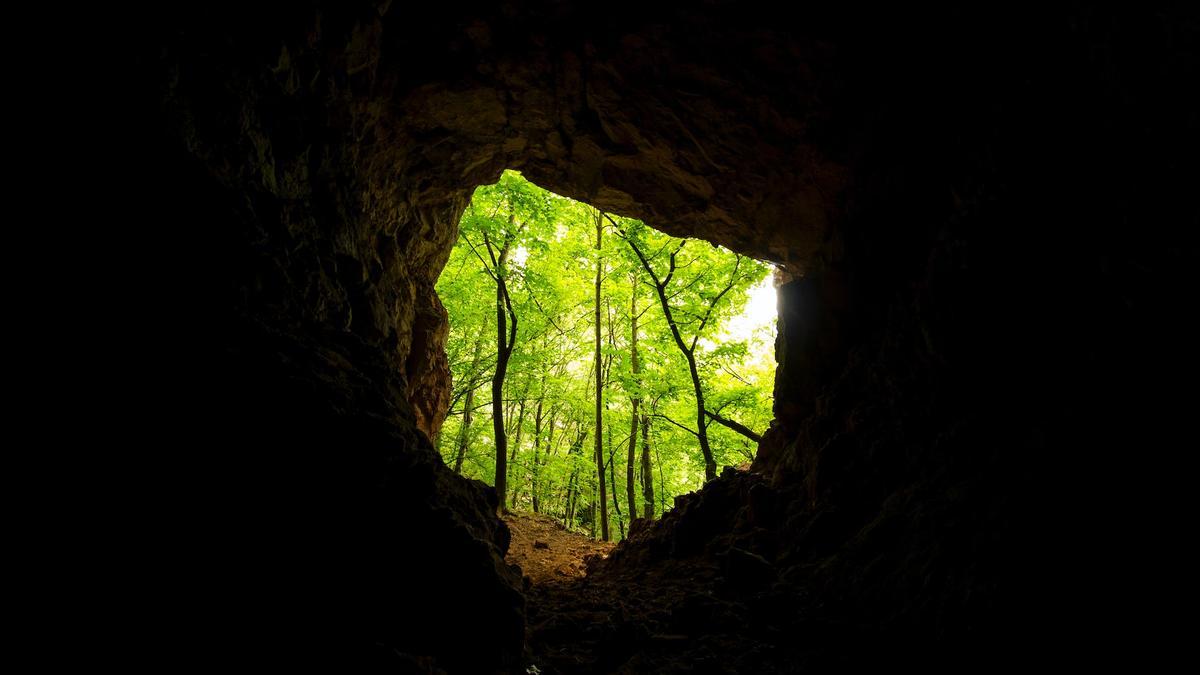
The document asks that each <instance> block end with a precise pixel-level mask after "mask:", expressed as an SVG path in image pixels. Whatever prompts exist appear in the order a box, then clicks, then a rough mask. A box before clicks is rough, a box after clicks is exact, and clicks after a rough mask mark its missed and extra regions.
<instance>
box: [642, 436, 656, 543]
mask: <svg viewBox="0 0 1200 675" xmlns="http://www.w3.org/2000/svg"><path fill="white" fill-rule="evenodd" d="M642 500H643V501H645V503H646V507H645V513H646V520H654V514H655V509H654V473H653V472H652V471H651V470H650V416H649V415H646V414H642Z"/></svg>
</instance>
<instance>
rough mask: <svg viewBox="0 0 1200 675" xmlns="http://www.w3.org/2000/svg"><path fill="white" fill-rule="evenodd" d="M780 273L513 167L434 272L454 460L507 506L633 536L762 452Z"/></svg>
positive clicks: (474, 207)
mask: <svg viewBox="0 0 1200 675" xmlns="http://www.w3.org/2000/svg"><path fill="white" fill-rule="evenodd" d="M770 272H771V267H770V266H769V265H768V264H766V263H763V262H760V261H757V260H754V259H751V258H747V257H745V256H741V255H738V254H735V253H733V252H731V251H729V250H727V249H725V248H722V247H719V246H715V245H713V244H710V243H707V242H704V241H698V240H693V239H679V238H675V237H671V236H669V235H666V234H664V233H661V232H658V231H656V230H654V229H652V228H650V227H648V226H647V225H645V224H644V223H642V222H640V221H638V220H634V219H628V218H623V217H619V216H616V215H613V214H608V213H604V212H602V211H600V210H598V209H595V208H593V207H591V206H589V205H586V204H583V203H580V202H576V201H574V200H571V199H568V198H565V197H562V196H559V195H556V194H554V193H552V192H549V191H547V190H543V189H541V188H539V187H537V186H536V185H534V184H532V183H530V182H528V181H526V180H525V179H524V178H523V177H522V176H521V175H520V174H519V173H517V172H514V171H506V172H504V174H503V175H502V176H501V178H500V180H499V182H497V183H496V184H494V185H485V186H481V187H479V188H478V189H477V190H476V191H475V193H474V195H473V197H472V199H471V202H470V204H469V205H468V207H467V209H466V212H465V213H464V215H463V217H462V221H461V224H460V228H459V238H458V241H457V244H456V245H455V247H454V250H453V252H452V253H451V256H450V260H449V262H448V263H447V265H446V267H445V269H444V271H443V272H442V274H441V277H440V278H439V280H438V283H437V291H438V295H439V296H440V297H441V299H442V302H443V304H444V305H445V307H446V310H447V312H448V314H449V317H450V326H451V330H450V336H449V339H448V341H447V345H446V351H447V356H448V358H449V363H450V370H451V374H452V378H453V389H452V392H451V404H450V408H449V411H448V413H447V417H446V420H445V423H444V424H443V426H442V429H441V432H440V433H439V434H438V437H437V438H436V439H435V442H436V444H437V446H438V449H439V451H440V452H441V455H442V458H443V460H444V461H445V462H446V464H447V466H449V467H451V468H452V469H453V470H454V471H455V472H457V473H460V474H462V475H465V476H468V477H471V478H476V479H479V480H482V481H484V482H487V483H489V484H491V485H494V486H495V488H496V491H497V493H498V495H499V500H500V507H501V510H503V511H507V510H513V511H526V512H530V511H531V512H534V513H541V514H545V515H548V516H551V517H553V518H555V519H557V520H558V521H559V522H560V523H562V524H563V525H564V526H565V527H567V528H568V529H572V530H579V531H582V532H585V533H588V534H590V535H591V536H593V537H595V538H599V539H603V540H605V541H609V540H614V539H621V538H624V537H625V536H626V534H627V532H628V529H629V524H630V522H631V521H632V520H633V519H634V518H639V517H640V518H650V519H653V518H655V517H657V516H659V515H660V514H662V513H663V511H664V510H667V509H669V508H671V506H672V504H673V502H674V497H675V496H676V495H680V494H684V493H687V492H690V491H693V490H696V489H698V488H699V487H701V486H702V485H703V484H704V483H705V482H707V481H709V480H712V479H713V478H714V477H716V476H717V475H718V473H719V470H720V468H721V467H724V466H740V465H745V464H747V463H748V462H750V461H751V460H752V459H753V457H754V452H755V449H756V447H757V444H758V440H759V438H760V435H761V434H762V433H763V432H764V431H765V430H766V428H767V426H768V424H769V422H770V420H771V418H772V415H771V401H772V398H771V393H772V386H773V382H774V375H775V360H774V351H773V349H774V337H775V326H774V316H775V300H774V297H775V296H774V287H773V284H772V278H771V275H770Z"/></svg>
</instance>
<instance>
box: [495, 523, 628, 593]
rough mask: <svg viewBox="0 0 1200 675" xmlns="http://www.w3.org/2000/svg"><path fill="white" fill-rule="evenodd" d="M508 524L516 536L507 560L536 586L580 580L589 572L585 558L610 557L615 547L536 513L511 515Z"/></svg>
mask: <svg viewBox="0 0 1200 675" xmlns="http://www.w3.org/2000/svg"><path fill="white" fill-rule="evenodd" d="M504 522H505V523H507V524H508V529H509V531H510V532H511V533H512V543H511V544H509V547H508V557H507V558H505V559H506V560H507V561H508V562H509V563H515V564H517V565H520V566H521V570H522V571H523V572H524V573H525V576H527V577H529V579H530V581H532V582H533V584H534V585H541V584H546V583H548V582H554V581H566V580H574V579H579V578H581V577H583V576H584V574H585V572H586V568H585V566H584V559H585V558H587V557H588V556H593V555H596V556H601V557H606V556H607V555H608V553H609V551H611V550H612V549H613V546H614V544H611V543H607V542H600V541H595V540H593V539H592V538H590V537H588V536H587V535H586V534H580V533H577V532H568V531H567V530H565V529H563V527H562V526H561V525H559V524H558V521H556V520H554V519H553V518H550V517H549V516H543V515H540V514H536V513H510V514H508V515H506V516H504Z"/></svg>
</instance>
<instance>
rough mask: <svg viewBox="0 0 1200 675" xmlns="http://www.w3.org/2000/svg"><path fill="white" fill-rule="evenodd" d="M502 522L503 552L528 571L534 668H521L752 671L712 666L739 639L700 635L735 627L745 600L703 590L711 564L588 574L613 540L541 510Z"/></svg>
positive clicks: (553, 672) (553, 674)
mask: <svg viewBox="0 0 1200 675" xmlns="http://www.w3.org/2000/svg"><path fill="white" fill-rule="evenodd" d="M504 521H505V522H506V523H507V524H508V527H509V530H510V531H511V533H512V543H511V544H510V546H509V551H508V556H507V558H506V560H507V561H508V562H509V563H516V564H518V565H520V566H521V570H522V572H523V573H524V575H525V576H526V577H528V578H529V587H528V588H527V589H526V598H527V603H528V604H527V607H526V612H527V628H526V630H527V640H526V644H527V645H528V648H529V650H530V651H529V653H528V654H527V658H528V663H530V664H532V665H533V667H535V668H536V670H532V669H531V670H526V671H525V672H527V673H535V672H536V673H540V674H541V675H560V674H561V675H567V674H569V673H612V672H620V673H677V672H679V673H682V672H688V673H692V672H712V673H734V672H758V671H757V670H756V669H753V668H752V669H751V670H749V671H742V670H740V669H731V670H726V669H725V668H723V667H721V666H720V665H718V664H720V663H721V662H722V661H724V660H725V659H723V658H719V657H718V655H719V654H721V653H722V651H723V649H722V648H723V647H733V648H734V649H736V648H738V647H743V646H744V645H729V644H728V643H729V642H730V641H729V640H728V639H727V637H728V636H726V635H706V636H704V639H703V640H701V635H700V634H702V633H709V632H717V633H724V632H727V631H728V632H740V631H741V630H742V629H744V627H745V626H746V625H747V624H746V619H747V616H746V608H745V607H744V606H741V607H738V606H737V605H733V606H729V604H728V603H724V602H721V601H720V600H717V599H715V598H712V597H711V596H710V595H709V594H708V593H706V592H704V591H703V590H701V589H705V588H706V587H708V586H709V585H710V584H711V582H712V580H713V577H714V576H715V573H716V570H715V569H714V568H713V567H712V566H710V565H707V564H697V562H696V561H688V562H684V563H669V564H667V565H664V566H655V568H652V569H649V570H646V571H644V572H643V571H641V570H639V571H637V572H634V573H629V572H625V571H622V572H621V573H614V571H608V570H605V571H601V572H599V573H597V572H593V573H592V574H590V575H589V574H588V563H589V562H591V563H592V567H593V569H595V568H596V563H597V562H598V560H599V558H598V557H604V558H606V557H607V556H608V555H609V553H611V552H612V551H613V549H614V548H615V545H614V544H611V543H605V542H599V541H595V540H593V539H592V538H590V537H589V536H587V535H586V534H581V533H576V532H568V531H566V530H564V529H563V528H562V527H561V526H560V525H559V524H558V523H557V522H556V521H554V520H553V519H551V518H549V517H546V516H541V515H534V514H510V515H508V516H505V518H504ZM539 543H540V544H545V545H546V547H545V548H543V547H542V546H540V545H539ZM592 556H597V558H593V557H592ZM739 609H740V610H741V611H736V610H739ZM730 610H734V611H730ZM710 623H711V624H714V625H712V626H711V627H710V626H709V625H706V624H710ZM713 629H716V630H715V631H713ZM723 638H724V639H723ZM772 672H773V671H772Z"/></svg>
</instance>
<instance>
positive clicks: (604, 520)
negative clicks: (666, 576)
mask: <svg viewBox="0 0 1200 675" xmlns="http://www.w3.org/2000/svg"><path fill="white" fill-rule="evenodd" d="M603 233H604V227H603V221H602V220H601V216H600V213H599V211H597V212H596V475H597V478H598V479H599V480H598V487H599V490H600V526H601V530H600V533H601V537H602V538H603V539H604V541H609V535H608V499H607V498H606V497H605V495H604V444H603V440H602V439H601V437H600V435H601V433H602V431H603V427H604V411H603V407H602V402H603V400H604V382H603V376H602V373H601V365H600V275H601V273H602V272H603V270H604V255H603V251H602V247H603V246H604V240H603ZM593 535H594V533H593Z"/></svg>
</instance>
